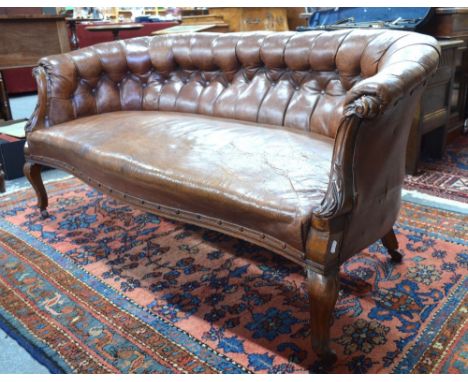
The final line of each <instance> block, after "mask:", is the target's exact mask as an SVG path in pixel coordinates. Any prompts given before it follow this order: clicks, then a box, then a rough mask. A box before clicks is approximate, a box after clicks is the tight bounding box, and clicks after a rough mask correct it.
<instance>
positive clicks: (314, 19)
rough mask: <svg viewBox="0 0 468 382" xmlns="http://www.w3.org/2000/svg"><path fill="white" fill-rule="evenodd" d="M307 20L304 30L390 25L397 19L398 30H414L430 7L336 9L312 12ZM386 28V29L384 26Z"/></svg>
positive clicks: (429, 12) (429, 10)
mask: <svg viewBox="0 0 468 382" xmlns="http://www.w3.org/2000/svg"><path fill="white" fill-rule="evenodd" d="M311 11H312V12H313V14H312V16H311V17H310V18H309V27H308V28H306V29H322V28H324V26H326V25H336V24H337V23H338V22H341V21H343V24H344V23H348V24H349V23H355V24H358V23H365V22H372V21H374V22H376V21H385V22H389V23H391V22H392V21H395V20H396V19H397V18H399V17H401V20H400V21H399V22H398V23H397V24H395V25H394V27H395V28H398V29H406V30H416V29H417V28H418V27H420V26H422V25H423V24H424V23H425V22H426V21H427V19H429V18H430V17H429V16H430V15H431V14H432V8H430V7H413V8H409V7H376V8H374V7H371V8H364V7H337V8H327V9H322V10H315V12H314V10H313V9H311ZM386 27H388V26H387V25H386Z"/></svg>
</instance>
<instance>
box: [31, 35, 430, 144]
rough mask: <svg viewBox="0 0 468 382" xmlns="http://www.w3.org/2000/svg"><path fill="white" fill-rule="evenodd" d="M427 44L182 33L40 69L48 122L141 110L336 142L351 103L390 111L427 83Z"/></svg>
mask: <svg viewBox="0 0 468 382" xmlns="http://www.w3.org/2000/svg"><path fill="white" fill-rule="evenodd" d="M427 40H428V38H427V37H425V36H422V35H418V34H414V33H409V32H394V31H372V30H352V31H349V30H340V31H336V32H326V33H325V32H319V31H316V32H307V33H294V32H282V33H269V32H254V33H247V34H243V33H233V34H215V33H198V34H193V35H180V34H177V35H166V36H158V37H142V38H136V39H130V40H123V41H116V42H112V43H106V44H98V45H95V46H92V47H88V48H85V49H81V50H78V51H74V52H71V53H68V54H65V55H57V56H51V57H48V58H45V59H42V60H41V61H40V65H41V66H43V67H44V68H46V71H47V73H48V77H49V109H48V113H47V124H48V125H50V126H52V125H55V124H58V123H62V122H65V121H68V120H71V119H74V118H79V117H83V116H87V115H92V114H99V113H105V112H111V111H118V110H140V109H141V110H161V111H178V112H185V113H198V114H204V115H212V116H217V117H225V118H235V119H239V120H244V121H253V122H260V123H269V124H275V125H280V126H281V125H282V126H287V127H294V128H298V129H301V130H305V131H313V132H316V133H320V134H324V135H327V136H329V137H334V136H335V134H336V130H337V128H338V125H339V122H340V116H341V115H342V110H343V107H344V105H345V104H348V103H349V102H351V101H353V100H354V99H356V98H358V97H360V96H361V95H362V94H367V93H372V94H377V95H378V97H379V98H380V99H381V100H382V101H383V104H384V105H385V104H388V102H389V100H395V99H397V98H399V97H400V96H401V95H402V94H404V92H405V91H406V90H410V89H411V88H412V87H413V86H415V85H416V84H417V83H418V82H420V80H421V79H422V78H423V77H424V75H425V74H426V72H427V69H428V66H430V64H432V62H431V56H430V55H428V58H426V59H425V60H427V62H425V61H424V59H423V60H421V61H419V62H415V61H412V53H413V47H414V46H416V45H417V47H418V50H419V51H421V53H423V54H425V53H426V52H427V53H431V51H433V49H434V48H433V46H431V45H425V44H426V42H427ZM384 67H385V68H384ZM402 69H404V70H402ZM377 72H378V76H375V75H376V73H377ZM410 72H411V73H410ZM403 73H407V74H408V75H405V76H404V77H401V74H403ZM410 74H411V75H410ZM410 77H411V81H408V79H409V78H410Z"/></svg>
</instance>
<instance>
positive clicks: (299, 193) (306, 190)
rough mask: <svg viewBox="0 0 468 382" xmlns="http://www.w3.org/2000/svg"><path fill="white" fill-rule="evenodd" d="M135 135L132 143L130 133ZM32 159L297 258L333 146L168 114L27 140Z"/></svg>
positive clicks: (111, 118)
mask: <svg viewBox="0 0 468 382" xmlns="http://www.w3.org/2000/svg"><path fill="white" fill-rule="evenodd" d="M135 127H137V129H138V134H135V130H134V128H135ZM28 143H29V148H30V151H31V152H34V154H35V155H36V156H42V157H46V158H52V159H55V160H58V161H62V162H65V163H67V164H69V165H71V166H74V167H76V168H80V170H81V171H83V172H84V173H86V174H87V175H89V176H90V177H91V178H94V179H99V180H100V181H101V182H103V183H105V184H106V185H107V186H110V187H112V188H113V189H116V190H120V191H121V192H125V193H127V194H130V195H133V196H136V197H139V198H141V199H144V200H157V201H158V203H161V204H164V205H166V206H169V207H172V208H179V209H184V210H185V209H187V204H188V203H189V205H190V211H191V212H194V213H199V214H203V215H205V216H212V217H215V218H218V219H221V220H224V221H229V222H234V223H236V224H238V225H241V226H244V227H248V228H251V229H255V230H258V231H260V232H263V233H266V234H269V235H273V236H275V237H277V238H278V239H280V240H282V241H284V242H286V243H288V244H290V245H292V246H293V247H295V248H296V249H298V250H300V251H303V249H304V242H305V236H306V234H307V229H308V226H309V219H310V216H311V213H312V209H313V208H315V207H317V206H318V205H319V204H320V202H321V201H322V199H323V196H324V194H325V191H326V189H327V186H328V172H329V168H330V162H331V157H332V152H333V140H332V139H330V138H327V137H323V136H321V135H318V134H309V133H303V132H300V131H298V132H293V131H289V130H285V129H281V128H278V127H275V126H271V125H256V124H253V123H245V122H242V123H239V122H236V121H233V120H227V119H221V118H215V117H199V116H194V115H188V114H181V113H174V112H154V111H147V112H142V111H128V112H122V111H120V112H112V113H108V114H98V115H96V116H91V117H84V118H80V119H77V120H74V121H69V122H65V123H63V124H60V125H57V126H54V127H51V128H49V129H42V130H38V131H37V132H35V133H34V134H31V135H30V136H29V142H28Z"/></svg>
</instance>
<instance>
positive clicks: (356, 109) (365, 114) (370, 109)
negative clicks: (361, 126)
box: [345, 95, 382, 119]
mask: <svg viewBox="0 0 468 382" xmlns="http://www.w3.org/2000/svg"><path fill="white" fill-rule="evenodd" d="M381 111H382V102H381V101H380V99H379V98H377V97H375V96H370V95H364V96H362V97H360V98H358V99H357V100H355V101H354V102H352V103H351V104H349V105H348V106H347V107H346V109H345V116H346V117H350V116H352V115H356V116H357V117H359V118H362V119H371V118H374V117H376V116H377V115H379V114H380V112H381Z"/></svg>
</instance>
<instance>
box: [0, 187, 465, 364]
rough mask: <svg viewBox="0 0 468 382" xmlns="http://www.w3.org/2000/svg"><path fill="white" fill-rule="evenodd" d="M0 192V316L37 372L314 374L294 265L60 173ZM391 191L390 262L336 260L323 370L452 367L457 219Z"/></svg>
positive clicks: (459, 248)
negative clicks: (394, 197) (41, 194)
mask: <svg viewBox="0 0 468 382" xmlns="http://www.w3.org/2000/svg"><path fill="white" fill-rule="evenodd" d="M47 188H48V190H49V196H50V208H49V211H50V214H51V217H50V218H49V219H47V220H41V219H40V218H39V214H38V213H37V210H36V209H35V208H34V203H35V199H34V197H33V193H32V191H31V190H27V191H21V192H16V193H14V194H10V195H6V196H3V197H2V198H1V199H0V211H1V212H0V326H1V327H2V328H3V329H4V330H5V331H7V332H8V333H9V334H10V335H11V336H13V337H14V338H15V339H16V340H17V341H18V342H19V343H20V344H21V345H22V346H23V347H25V348H26V349H27V350H28V351H29V352H30V353H31V354H32V355H33V356H34V357H35V358H36V359H38V360H39V361H41V362H42V363H43V364H45V365H46V366H47V367H48V368H49V369H50V370H51V371H52V372H58V373H60V372H67V373H69V372H78V373H307V372H322V371H323V370H322V369H321V367H320V364H319V363H318V362H317V360H316V358H315V356H314V355H313V353H312V352H311V351H310V350H309V342H310V337H309V332H308V315H309V313H308V299H307V295H306V293H305V290H304V276H303V273H302V270H301V268H300V267H299V266H297V265H295V264H293V263H291V262H289V261H287V260H285V259H282V258H280V257H279V256H277V255H275V254H273V253H271V252H269V251H267V250H264V249H261V248H259V247H257V246H254V245H251V244H248V243H246V242H243V241H241V240H237V239H233V238H230V237H228V236H225V235H223V234H219V233H216V232H213V231H209V230H206V229H201V228H197V227H195V226H192V225H188V224H182V223H176V222H173V221H170V220H167V219H162V218H159V217H157V216H155V215H151V214H146V213H143V212H141V211H138V210H136V209H133V208H130V207H128V206H127V205H125V204H122V203H120V202H117V201H115V200H113V199H111V198H109V197H106V196H103V195H102V194H100V193H98V192H96V191H95V190H93V189H91V188H89V187H88V186H86V185H84V184H83V183H81V182H80V181H78V180H76V179H74V178H71V179H68V180H65V181H60V182H54V183H51V184H49V185H48V186H47ZM467 220H468V219H467V217H466V216H463V215H459V214H456V213H452V212H447V211H443V210H436V209H433V208H429V207H422V206H418V205H416V204H410V203H403V206H402V210H401V214H400V218H399V221H398V224H397V226H396V230H397V235H398V239H399V241H400V247H401V250H402V252H403V253H404V261H403V263H402V264H399V265H396V264H393V263H392V262H391V261H389V257H388V256H387V254H386V252H385V250H384V248H383V247H382V246H381V244H380V243H375V244H374V245H372V246H371V247H369V248H367V249H366V250H365V251H363V252H362V253H360V254H359V255H357V256H355V257H353V258H352V259H350V260H349V261H348V262H346V263H345V264H344V265H343V267H342V269H341V274H340V278H341V284H342V290H341V292H340V296H339V300H338V303H337V306H336V311H335V314H334V324H333V327H332V340H333V341H332V346H333V348H334V349H335V350H336V351H337V354H338V358H339V360H338V362H337V364H336V365H335V367H334V369H333V370H332V372H335V373H390V372H392V373H466V372H467V371H468V359H467V357H468V356H467V354H468V345H467V337H468V334H467V325H466V320H467V316H468V314H467V312H468V306H467V296H466V292H467V286H468V277H467V269H468V246H467V241H468V224H467Z"/></svg>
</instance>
